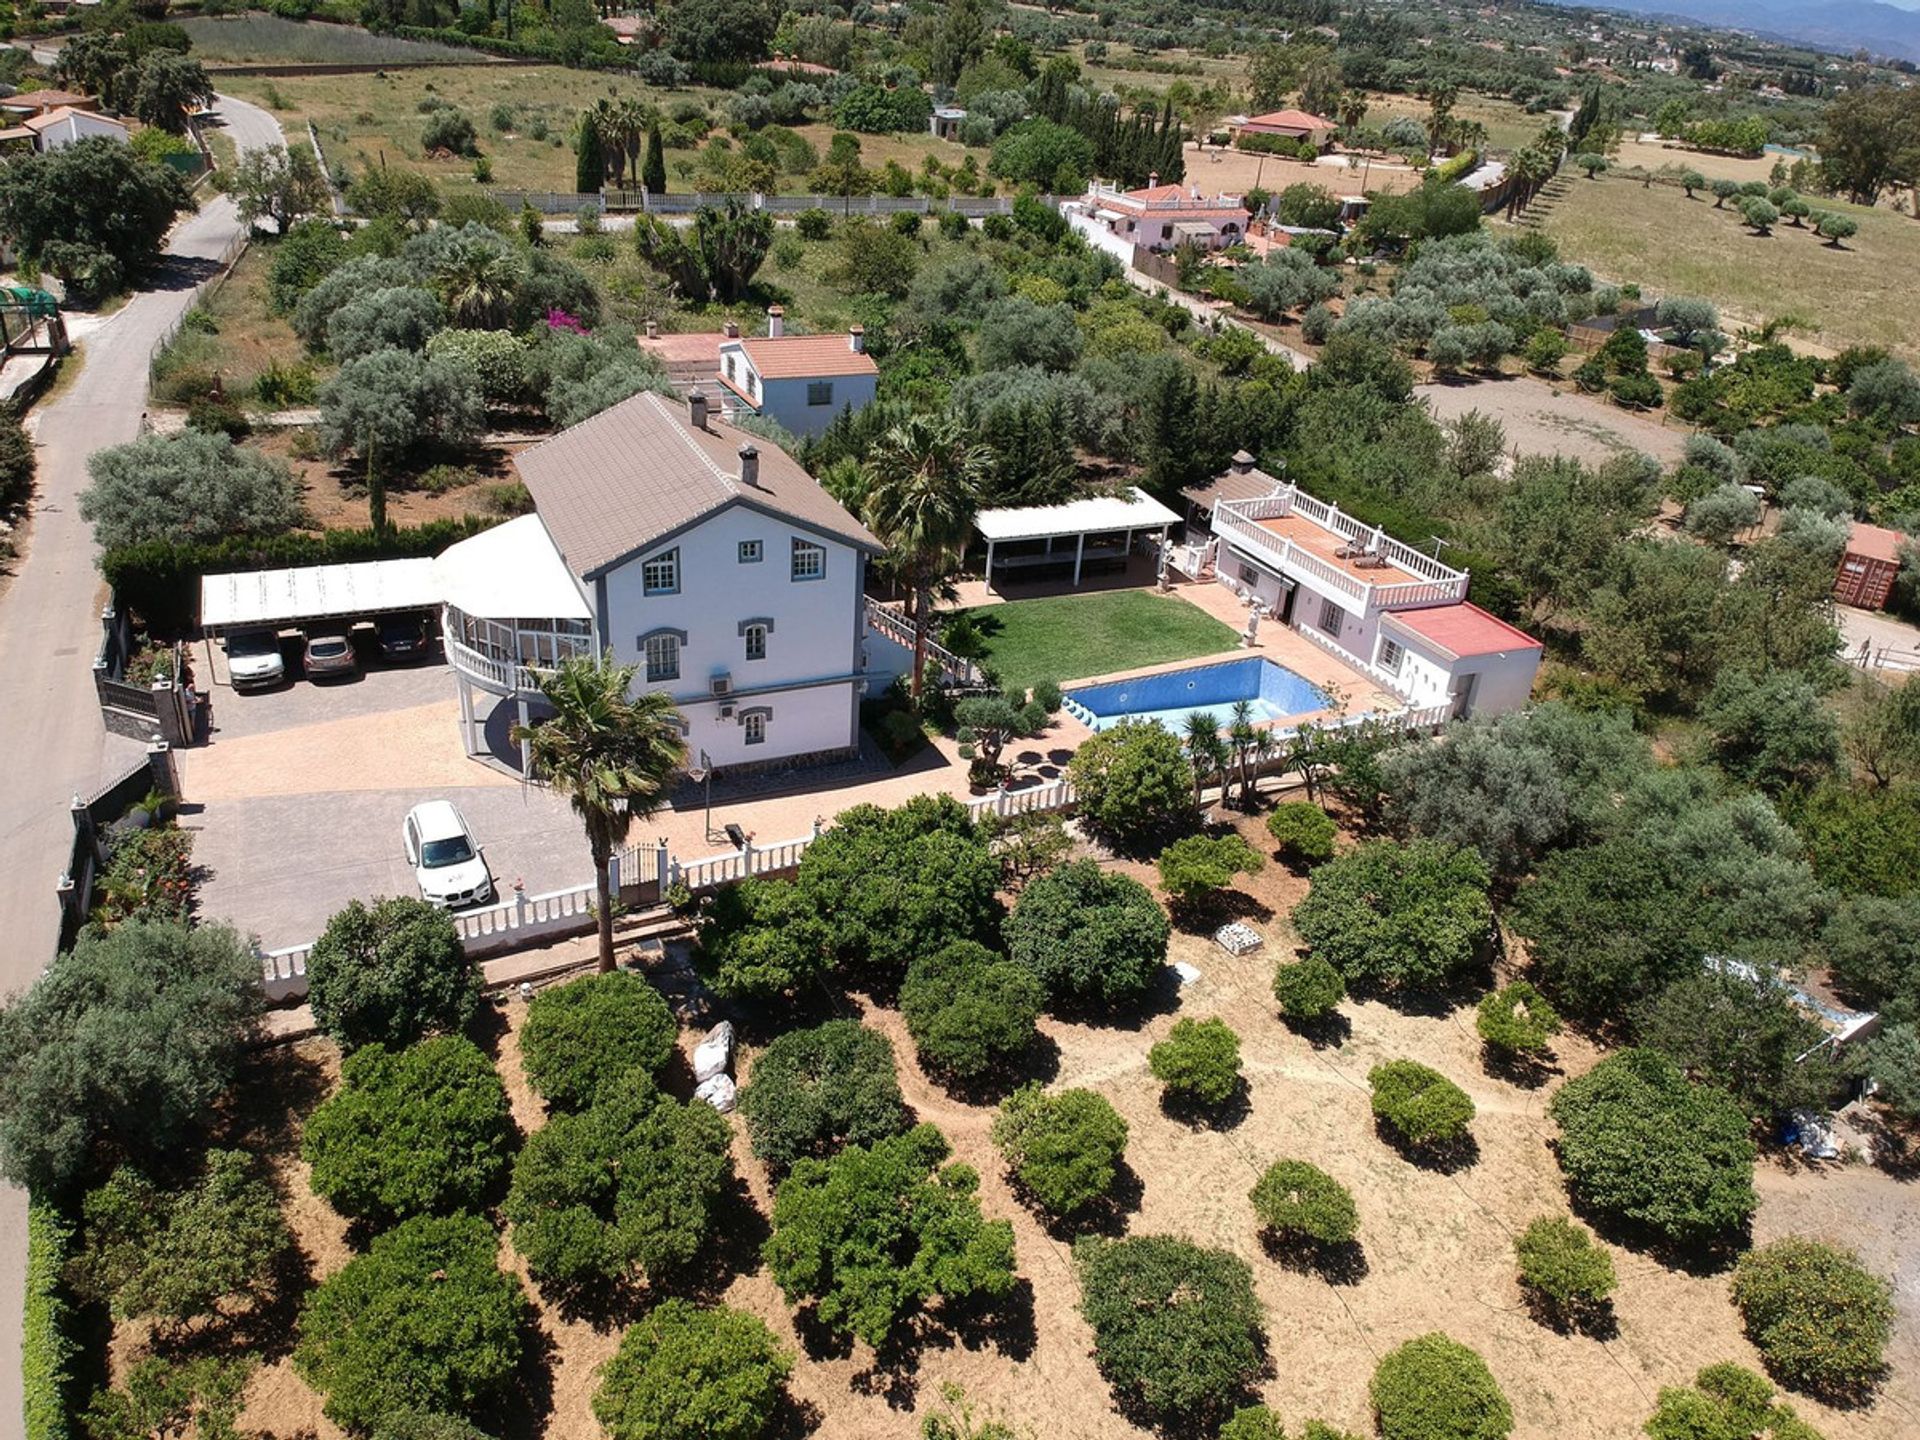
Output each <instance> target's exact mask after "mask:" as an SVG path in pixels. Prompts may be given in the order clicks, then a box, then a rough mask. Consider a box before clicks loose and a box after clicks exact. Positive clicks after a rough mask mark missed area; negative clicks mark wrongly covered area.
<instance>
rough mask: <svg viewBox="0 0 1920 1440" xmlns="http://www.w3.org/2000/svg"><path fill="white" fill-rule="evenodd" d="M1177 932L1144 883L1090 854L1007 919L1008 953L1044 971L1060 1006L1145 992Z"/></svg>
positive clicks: (1033, 886)
mask: <svg viewBox="0 0 1920 1440" xmlns="http://www.w3.org/2000/svg"><path fill="white" fill-rule="evenodd" d="M1107 733H1109V734H1111V733H1112V732H1111V731H1109V732H1107ZM1171 933H1172V927H1171V926H1170V925H1169V924H1168V922H1167V915H1166V912H1165V911H1164V910H1162V909H1161V908H1160V906H1159V904H1158V903H1157V902H1156V901H1155V900H1154V898H1153V894H1152V892H1151V891H1149V890H1148V889H1147V887H1146V886H1144V885H1142V884H1141V883H1140V882H1139V881H1138V880H1135V879H1133V878H1132V877H1131V876H1128V875H1121V874H1118V873H1117V872H1114V871H1109V870H1102V869H1101V868H1100V866H1099V865H1097V864H1096V863H1094V862H1093V861H1091V860H1076V861H1074V862H1073V863H1071V864H1068V865H1063V866H1061V867H1060V868H1059V869H1057V870H1054V871H1052V872H1050V873H1048V874H1046V875H1040V876H1036V877H1035V878H1034V879H1033V880H1032V881H1030V882H1029V883H1028V885H1027V887H1026V889H1024V890H1022V891H1021V892H1020V898H1019V899H1018V900H1017V901H1015V902H1014V907H1013V913H1012V915H1010V916H1008V918H1007V924H1006V937H1007V951H1008V953H1009V954H1010V955H1011V956H1012V957H1013V958H1014V959H1015V960H1017V961H1019V962H1020V963H1021V964H1022V965H1025V966H1026V967H1027V968H1028V969H1030V970H1031V971H1033V973H1034V974H1035V975H1037V976H1039V977H1040V981H1041V983H1042V984H1043V985H1045V986H1046V988H1047V995H1048V997H1049V999H1051V1000H1052V1001H1053V1002H1054V1003H1055V1004H1060V1003H1062V1002H1080V1003H1085V1004H1090V1005H1096V1006H1107V1007H1118V1006H1123V1005H1127V1004H1130V1003H1132V1002H1134V1001H1137V1000H1138V999H1140V998H1141V996H1143V995H1144V994H1145V993H1146V992H1147V990H1148V989H1149V988H1150V987H1151V986H1152V985H1153V982H1154V979H1155V978H1156V977H1157V976H1158V974H1159V972H1160V969H1161V967H1162V966H1163V965H1164V964H1165V963H1166V959H1167V940H1168V938H1169V936H1170V935H1171Z"/></svg>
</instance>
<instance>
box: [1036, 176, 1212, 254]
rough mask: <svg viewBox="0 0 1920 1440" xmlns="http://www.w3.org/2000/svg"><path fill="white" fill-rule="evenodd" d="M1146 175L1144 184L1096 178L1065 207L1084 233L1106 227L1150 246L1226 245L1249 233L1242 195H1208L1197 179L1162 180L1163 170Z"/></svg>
mask: <svg viewBox="0 0 1920 1440" xmlns="http://www.w3.org/2000/svg"><path fill="white" fill-rule="evenodd" d="M1147 179H1148V184H1147V185H1146V186H1145V187H1144V188H1142V189H1139V190H1121V189H1118V188H1117V187H1115V186H1112V185H1102V184H1101V183H1100V182H1099V181H1098V180H1096V181H1094V182H1093V183H1092V184H1091V185H1089V186H1088V187H1087V193H1086V194H1085V195H1083V196H1082V197H1080V198H1079V199H1078V200H1074V201H1070V202H1069V203H1068V204H1067V205H1065V206H1063V207H1061V208H1062V209H1063V210H1065V211H1066V212H1067V218H1068V220H1069V222H1072V223H1074V225H1075V228H1076V229H1079V230H1081V231H1082V232H1083V233H1085V232H1086V231H1087V230H1088V229H1092V230H1094V231H1096V232H1104V233H1105V234H1107V235H1110V236H1113V237H1115V238H1117V239H1119V240H1120V241H1122V242H1124V243H1125V244H1127V245H1129V246H1136V247H1139V248H1141V249H1146V250H1175V249H1178V248H1179V247H1180V246H1182V245H1197V246H1199V247H1200V248H1201V249H1203V250H1222V249H1225V248H1226V247H1227V246H1229V245H1237V244H1239V243H1240V242H1241V240H1243V239H1244V238H1245V237H1246V233H1247V221H1248V218H1249V217H1248V214H1247V207H1246V205H1245V203H1244V202H1243V201H1242V200H1241V198H1240V197H1239V196H1238V195H1214V196H1212V197H1208V196H1205V195H1202V194H1201V193H1200V187H1199V186H1198V185H1194V186H1191V187H1182V186H1179V185H1162V184H1161V183H1160V177H1159V176H1158V175H1150V176H1148V177H1147ZM1103 248H1104V247H1103Z"/></svg>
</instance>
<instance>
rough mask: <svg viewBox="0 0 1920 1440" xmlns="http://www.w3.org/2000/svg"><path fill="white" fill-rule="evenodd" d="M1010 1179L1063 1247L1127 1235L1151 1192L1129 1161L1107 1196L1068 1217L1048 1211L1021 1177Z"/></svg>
mask: <svg viewBox="0 0 1920 1440" xmlns="http://www.w3.org/2000/svg"><path fill="white" fill-rule="evenodd" d="M1008 1180H1009V1183H1010V1184H1011V1185H1012V1187H1013V1192H1014V1194H1015V1195H1016V1196H1018V1197H1019V1199H1020V1202H1021V1203H1022V1204H1023V1205H1025V1206H1026V1207H1027V1209H1028V1210H1030V1211H1031V1212H1032V1213H1033V1216H1034V1218H1035V1219H1036V1220H1038V1221H1039V1222H1040V1228H1041V1229H1042V1230H1045V1231H1046V1232H1047V1235H1048V1236H1049V1237H1050V1238H1051V1239H1053V1240H1056V1241H1058V1242H1059V1243H1060V1244H1062V1245H1072V1244H1073V1242H1074V1241H1075V1240H1077V1239H1078V1238H1079V1237H1080V1236H1082V1235H1104V1236H1107V1237H1108V1238H1109V1239H1114V1238H1118V1237H1119V1236H1122V1235H1124V1234H1126V1233H1127V1228H1128V1226H1129V1225H1130V1224H1131V1223H1132V1217H1133V1216H1134V1215H1135V1214H1136V1213H1137V1212H1138V1211H1139V1209H1140V1202H1141V1201H1142V1200H1143V1199H1144V1198H1145V1197H1146V1193H1147V1187H1146V1184H1145V1182H1143V1181H1142V1180H1141V1179H1140V1174H1139V1172H1138V1171H1136V1170H1135V1169H1134V1168H1133V1167H1132V1166H1131V1165H1129V1164H1128V1163H1127V1162H1126V1161H1125V1160H1121V1161H1120V1162H1119V1163H1118V1164H1116V1165H1115V1166H1114V1168H1113V1183H1112V1184H1111V1185H1109V1186H1108V1187H1107V1193H1106V1194H1105V1195H1103V1196H1101V1197H1100V1198H1099V1199H1098V1200H1095V1201H1092V1202H1091V1203H1089V1204H1086V1205H1082V1206H1080V1207H1079V1208H1078V1209H1076V1210H1071V1211H1069V1212H1068V1213H1067V1214H1065V1215H1055V1214H1053V1213H1051V1212H1050V1211H1048V1210H1047V1209H1046V1208H1045V1207H1044V1206H1043V1205H1041V1204H1040V1202H1039V1201H1037V1200H1036V1199H1034V1197H1033V1194H1032V1192H1031V1191H1029V1190H1028V1189H1027V1188H1026V1187H1025V1186H1024V1185H1022V1184H1021V1183H1020V1181H1019V1179H1018V1178H1017V1177H1013V1176H1009V1177H1008Z"/></svg>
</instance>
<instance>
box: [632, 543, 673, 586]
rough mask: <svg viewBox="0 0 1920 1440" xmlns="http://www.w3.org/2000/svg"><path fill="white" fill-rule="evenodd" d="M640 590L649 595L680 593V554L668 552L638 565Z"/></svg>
mask: <svg viewBox="0 0 1920 1440" xmlns="http://www.w3.org/2000/svg"><path fill="white" fill-rule="evenodd" d="M640 588H641V589H642V590H644V591H645V592H646V593H647V594H649V595H678V594H679V593H680V552H679V551H678V550H669V551H667V552H666V553H665V554H663V555H656V556H654V557H653V558H652V559H651V560H646V561H642V562H641V565H640Z"/></svg>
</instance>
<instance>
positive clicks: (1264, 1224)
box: [1253, 1160, 1360, 1245]
mask: <svg viewBox="0 0 1920 1440" xmlns="http://www.w3.org/2000/svg"><path fill="white" fill-rule="evenodd" d="M1253 1213H1254V1218H1255V1219H1257V1220H1259V1222H1260V1226H1261V1228H1262V1229H1263V1230H1266V1231H1268V1232H1270V1233H1271V1234H1272V1235H1274V1236H1275V1237H1276V1238H1277V1239H1280V1240H1282V1241H1286V1242H1289V1243H1298V1242H1301V1241H1306V1242H1310V1243H1312V1244H1315V1245H1346V1244H1349V1243H1351V1242H1352V1240H1353V1238H1354V1236H1355V1235H1357V1234H1359V1233H1360V1212H1359V1211H1358V1210H1357V1209H1355V1208H1354V1203H1353V1195H1352V1193H1351V1192H1350V1191H1349V1190H1348V1189H1347V1187H1346V1186H1344V1185H1342V1184H1341V1183H1340V1182H1339V1181H1338V1180H1336V1179H1334V1178H1333V1177H1332V1176H1331V1175H1329V1174H1327V1172H1326V1171H1324V1170H1322V1169H1320V1168H1319V1167H1318V1166H1315V1165H1309V1164H1308V1163H1307V1162H1306V1161H1304V1160H1276V1161H1275V1162H1274V1163H1273V1164H1271V1165H1269V1166H1268V1167H1267V1169H1266V1172H1265V1173H1264V1174H1262V1175H1261V1177H1260V1179H1259V1180H1258V1181H1257V1182H1256V1183H1255V1184H1254V1187H1253Z"/></svg>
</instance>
